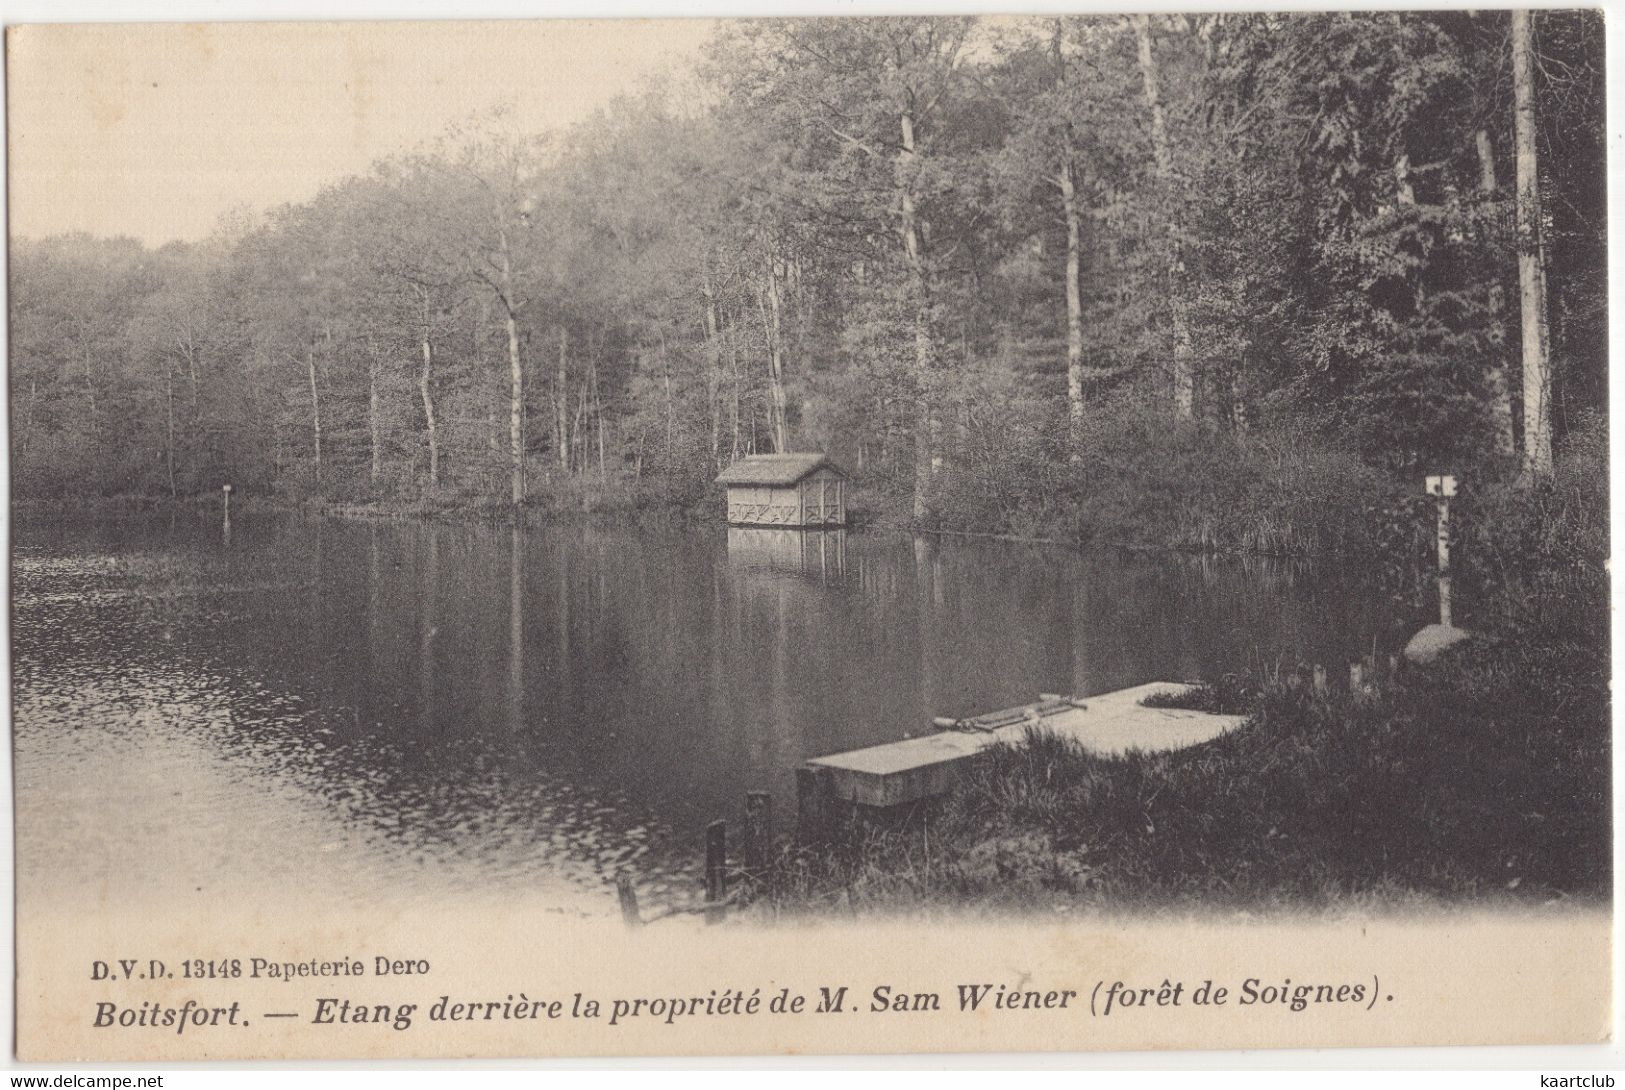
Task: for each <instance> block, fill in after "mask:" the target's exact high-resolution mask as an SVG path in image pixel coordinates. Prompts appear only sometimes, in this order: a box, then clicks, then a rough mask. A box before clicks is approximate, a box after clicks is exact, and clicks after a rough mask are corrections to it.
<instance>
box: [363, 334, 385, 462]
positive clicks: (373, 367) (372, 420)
mask: <svg viewBox="0 0 1625 1090" xmlns="http://www.w3.org/2000/svg"><path fill="white" fill-rule="evenodd" d="M378 373H379V362H378V351H377V348H376V347H375V346H374V345H373V343H372V337H371V336H369V337H368V338H367V441H368V447H369V450H370V451H371V454H372V463H371V465H370V466H369V467H368V469H367V479H368V480H370V481H371V482H372V483H373V484H374V485H376V484H377V483H378V479H379V478H380V477H381V476H383V471H384V421H383V413H382V411H381V406H380V403H379V396H378Z"/></svg>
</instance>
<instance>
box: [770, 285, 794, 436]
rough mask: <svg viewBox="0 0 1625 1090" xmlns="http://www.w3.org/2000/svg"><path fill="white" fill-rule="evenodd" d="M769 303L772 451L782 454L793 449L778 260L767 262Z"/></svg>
mask: <svg viewBox="0 0 1625 1090" xmlns="http://www.w3.org/2000/svg"><path fill="white" fill-rule="evenodd" d="M767 304H768V327H767V328H768V334H767V343H768V394H769V396H770V397H771V399H772V424H773V449H774V450H775V451H777V452H778V453H780V454H783V453H784V452H786V451H788V450H789V449H790V427H789V412H788V399H787V398H786V397H785V394H784V334H783V323H782V321H781V319H780V299H779V261H778V259H777V258H770V259H769V260H768V263H767Z"/></svg>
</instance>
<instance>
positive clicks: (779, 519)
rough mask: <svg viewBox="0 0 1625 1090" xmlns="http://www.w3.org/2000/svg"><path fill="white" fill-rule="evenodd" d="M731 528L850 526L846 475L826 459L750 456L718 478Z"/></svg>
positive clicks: (821, 455) (814, 456)
mask: <svg viewBox="0 0 1625 1090" xmlns="http://www.w3.org/2000/svg"><path fill="white" fill-rule="evenodd" d="M717 483H718V484H721V485H724V486H726V487H727V489H728V523H729V524H730V525H732V526H778V527H791V528H812V529H823V528H825V527H837V526H845V525H846V474H845V473H844V472H843V471H842V470H841V468H840V467H839V466H837V465H836V464H835V463H834V462H832V461H830V459H829V458H828V456H826V455H823V454H752V455H750V456H748V457H745V458H741V459H740V460H739V461H737V462H735V463H734V464H733V465H731V466H729V467H728V468H727V469H725V470H723V471H722V473H721V475H720V476H718V477H717Z"/></svg>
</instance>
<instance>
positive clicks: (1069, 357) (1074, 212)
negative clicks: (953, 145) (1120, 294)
mask: <svg viewBox="0 0 1625 1090" xmlns="http://www.w3.org/2000/svg"><path fill="white" fill-rule="evenodd" d="M1062 154H1063V159H1062V161H1061V172H1060V182H1061V211H1062V213H1063V214H1064V215H1065V217H1066V411H1067V417H1068V419H1069V420H1070V421H1071V422H1072V428H1071V431H1072V439H1073V441H1074V442H1075V441H1076V440H1077V436H1078V427H1079V425H1080V424H1082V423H1083V293H1082V290H1081V289H1080V287H1079V284H1078V273H1079V265H1080V262H1081V257H1082V255H1081V250H1082V234H1083V230H1082V229H1083V214H1082V211H1081V210H1080V209H1079V208H1078V194H1077V187H1076V186H1075V185H1074V183H1073V174H1072V141H1071V139H1070V138H1069V139H1067V141H1066V142H1065V144H1064V145H1063V150H1062Z"/></svg>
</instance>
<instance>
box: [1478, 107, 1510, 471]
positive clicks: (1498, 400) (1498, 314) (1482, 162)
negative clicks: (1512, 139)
mask: <svg viewBox="0 0 1625 1090" xmlns="http://www.w3.org/2000/svg"><path fill="white" fill-rule="evenodd" d="M1475 144H1476V146H1477V149H1478V172H1479V179H1478V188H1479V191H1480V192H1481V193H1482V194H1483V195H1484V198H1485V200H1487V201H1493V200H1494V199H1495V196H1496V189H1497V186H1496V178H1495V149H1494V147H1493V146H1492V145H1491V143H1490V134H1489V132H1488V131H1486V130H1484V129H1479V130H1478V134H1477V136H1476V138H1475ZM1505 295H1506V293H1505V292H1504V291H1503V290H1502V288H1501V278H1500V277H1499V276H1497V277H1495V279H1494V282H1493V283H1492V284H1491V285H1490V298H1489V308H1490V329H1491V331H1492V334H1493V340H1494V341H1495V346H1496V354H1495V355H1494V356H1493V357H1492V358H1491V360H1490V365H1489V370H1488V374H1487V376H1486V381H1487V382H1488V385H1489V388H1490V421H1491V424H1492V426H1493V428H1494V432H1495V449H1496V451H1497V453H1499V454H1503V455H1507V456H1510V455H1511V454H1512V453H1513V452H1514V450H1515V449H1516V442H1517V436H1516V434H1515V433H1514V428H1513V423H1512V391H1511V390H1510V388H1509V387H1508V384H1507V365H1506V343H1507V338H1506V298H1505Z"/></svg>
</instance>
